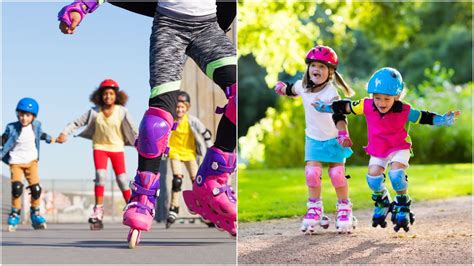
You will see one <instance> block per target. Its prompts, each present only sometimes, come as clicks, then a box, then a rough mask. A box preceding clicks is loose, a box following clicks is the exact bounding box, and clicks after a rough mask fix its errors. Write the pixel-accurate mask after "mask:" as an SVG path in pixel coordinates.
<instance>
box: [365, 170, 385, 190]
mask: <svg viewBox="0 0 474 266" xmlns="http://www.w3.org/2000/svg"><path fill="white" fill-rule="evenodd" d="M366 178H367V184H368V185H369V187H370V189H372V191H373V192H380V191H382V190H384V188H385V185H384V184H383V183H384V182H385V174H381V175H378V176H372V175H369V174H368V175H367V176H366Z"/></svg>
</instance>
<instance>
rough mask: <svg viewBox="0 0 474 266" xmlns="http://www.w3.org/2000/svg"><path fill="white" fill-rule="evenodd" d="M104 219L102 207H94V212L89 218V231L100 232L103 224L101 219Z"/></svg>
mask: <svg viewBox="0 0 474 266" xmlns="http://www.w3.org/2000/svg"><path fill="white" fill-rule="evenodd" d="M103 218H104V206H102V205H96V206H95V207H94V212H93V213H92V215H91V217H90V218H89V224H90V229H91V230H102V229H104V224H103V223H102V219H103Z"/></svg>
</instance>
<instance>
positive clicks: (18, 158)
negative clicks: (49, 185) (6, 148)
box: [9, 124, 38, 164]
mask: <svg viewBox="0 0 474 266" xmlns="http://www.w3.org/2000/svg"><path fill="white" fill-rule="evenodd" d="M33 160H38V150H37V149H36V144H35V132H33V127H32V126H31V124H29V125H28V126H26V127H23V128H22V129H21V133H20V136H19V137H18V139H17V140H16V143H15V146H13V149H12V150H11V151H10V160H9V164H22V163H29V162H31V161H33Z"/></svg>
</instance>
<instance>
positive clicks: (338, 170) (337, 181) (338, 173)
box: [328, 165, 347, 188]
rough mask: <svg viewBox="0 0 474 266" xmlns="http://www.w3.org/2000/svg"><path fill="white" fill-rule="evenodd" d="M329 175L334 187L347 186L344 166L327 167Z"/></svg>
mask: <svg viewBox="0 0 474 266" xmlns="http://www.w3.org/2000/svg"><path fill="white" fill-rule="evenodd" d="M328 172H329V177H330V178H331V182H332V185H333V186H334V187H335V188H340V187H345V186H347V179H346V175H345V173H344V166H342V165H340V166H335V167H333V168H329V171H328Z"/></svg>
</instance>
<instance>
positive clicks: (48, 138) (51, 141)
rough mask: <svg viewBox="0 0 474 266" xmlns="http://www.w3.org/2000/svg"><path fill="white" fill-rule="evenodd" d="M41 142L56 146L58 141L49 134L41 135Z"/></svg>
mask: <svg viewBox="0 0 474 266" xmlns="http://www.w3.org/2000/svg"><path fill="white" fill-rule="evenodd" d="M40 140H44V141H46V143H48V144H54V143H55V142H56V139H55V138H53V137H51V136H50V135H49V134H48V133H45V132H43V133H41V136H40Z"/></svg>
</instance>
